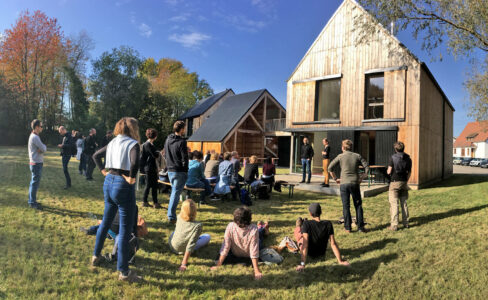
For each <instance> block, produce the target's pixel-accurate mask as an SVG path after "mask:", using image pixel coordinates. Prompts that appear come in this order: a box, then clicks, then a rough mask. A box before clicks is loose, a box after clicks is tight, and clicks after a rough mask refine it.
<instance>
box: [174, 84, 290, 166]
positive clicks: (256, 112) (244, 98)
mask: <svg viewBox="0 0 488 300" xmlns="http://www.w3.org/2000/svg"><path fill="white" fill-rule="evenodd" d="M228 91H232V90H228ZM219 94H222V93H219ZM232 94H233V92H232ZM217 95H218V94H217ZM206 101H208V100H205V102H206ZM212 101H216V103H215V104H213V106H212V107H216V108H215V109H212V112H211V113H208V112H205V113H203V114H201V115H200V117H199V121H198V122H199V124H198V128H197V127H196V126H195V124H196V122H195V121H193V128H196V130H195V131H194V132H193V133H192V134H190V133H189V134H188V135H190V137H189V138H188V147H190V149H191V150H199V151H202V152H204V153H206V152H207V151H211V150H214V151H216V152H217V153H223V152H228V151H238V152H239V154H240V156H241V157H249V156H251V155H257V156H258V157H259V158H264V157H265V156H271V157H274V158H279V160H278V165H280V166H288V163H289V161H290V134H289V133H287V132H283V131H282V129H284V127H285V117H286V111H285V109H284V108H283V106H282V105H281V104H280V103H279V102H278V101H277V100H276V99H275V98H274V97H273V96H272V95H271V94H270V93H269V92H268V91H267V90H265V89H263V90H257V91H252V92H247V93H242V94H237V95H230V92H227V94H224V96H220V98H219V100H212ZM197 105H198V104H197ZM192 110H193V108H192V109H190V112H191V111H192ZM197 111H198V110H197ZM198 112H199V111H198ZM191 115H194V114H191V113H190V114H185V115H183V116H182V117H181V118H180V119H183V117H186V118H188V116H191ZM194 118H195V117H194ZM188 123H189V124H190V123H191V122H188Z"/></svg>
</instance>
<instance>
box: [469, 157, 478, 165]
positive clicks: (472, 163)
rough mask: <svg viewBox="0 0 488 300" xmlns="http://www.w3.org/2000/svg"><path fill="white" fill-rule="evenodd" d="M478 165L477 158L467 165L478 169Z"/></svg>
mask: <svg viewBox="0 0 488 300" xmlns="http://www.w3.org/2000/svg"><path fill="white" fill-rule="evenodd" d="M480 165H481V159H479V158H475V159H473V160H472V161H471V162H470V163H469V166H470V167H479V166H480Z"/></svg>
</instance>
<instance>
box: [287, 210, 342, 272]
mask: <svg viewBox="0 0 488 300" xmlns="http://www.w3.org/2000/svg"><path fill="white" fill-rule="evenodd" d="M308 211H309V213H310V217H311V218H312V219H311V220H307V219H305V220H304V219H302V218H298V219H297V222H296V227H295V232H294V237H295V240H296V241H297V243H298V247H299V248H300V254H301V258H302V259H301V262H300V265H298V266H297V268H296V270H297V271H299V272H300V271H303V270H304V269H305V263H306V262H307V257H308V256H310V257H324V256H325V250H326V249H327V242H330V247H331V248H332V252H334V255H335V257H336V258H337V262H338V263H339V264H341V265H343V266H349V262H347V261H345V260H343V259H342V257H341V252H340V251H339V245H337V242H336V241H335V239H334V227H333V226H332V223H331V222H330V221H326V220H320V215H321V214H322V208H321V207H320V204H318V203H312V204H310V206H309V207H308Z"/></svg>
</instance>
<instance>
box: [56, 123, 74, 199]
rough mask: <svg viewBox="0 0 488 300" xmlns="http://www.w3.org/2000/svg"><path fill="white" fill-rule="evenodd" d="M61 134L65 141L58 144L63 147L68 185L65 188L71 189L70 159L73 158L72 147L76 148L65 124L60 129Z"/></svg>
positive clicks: (62, 152) (63, 160) (63, 159)
mask: <svg viewBox="0 0 488 300" xmlns="http://www.w3.org/2000/svg"><path fill="white" fill-rule="evenodd" d="M58 132H59V134H60V135H61V136H62V137H63V141H62V142H61V144H59V145H58V148H60V149H61V158H62V162H63V172H64V177H66V186H65V187H64V189H65V190H66V189H69V188H70V187H71V177H70V176H69V172H68V163H69V160H70V159H71V155H73V153H72V149H73V148H74V146H73V137H72V136H71V133H70V132H68V131H67V130H66V128H65V127H64V126H60V127H59V130H58Z"/></svg>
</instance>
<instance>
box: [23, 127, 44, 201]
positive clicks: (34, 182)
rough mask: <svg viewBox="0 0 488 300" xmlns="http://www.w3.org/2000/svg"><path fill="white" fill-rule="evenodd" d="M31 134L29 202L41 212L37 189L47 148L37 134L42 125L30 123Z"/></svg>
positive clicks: (29, 146) (29, 145)
mask: <svg viewBox="0 0 488 300" xmlns="http://www.w3.org/2000/svg"><path fill="white" fill-rule="evenodd" d="M31 128H32V132H31V134H30V136H29V143H28V147H27V148H28V150H29V168H30V171H31V182H30V185H29V201H28V204H29V206H30V207H31V208H34V209H37V210H42V206H41V205H40V204H39V203H38V202H37V189H39V184H40V183H41V175H42V166H43V165H44V153H45V152H46V150H47V148H46V145H44V144H43V143H42V141H41V138H40V137H39V134H40V133H41V132H42V123H41V121H40V120H37V119H35V120H33V121H32V122H31Z"/></svg>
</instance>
